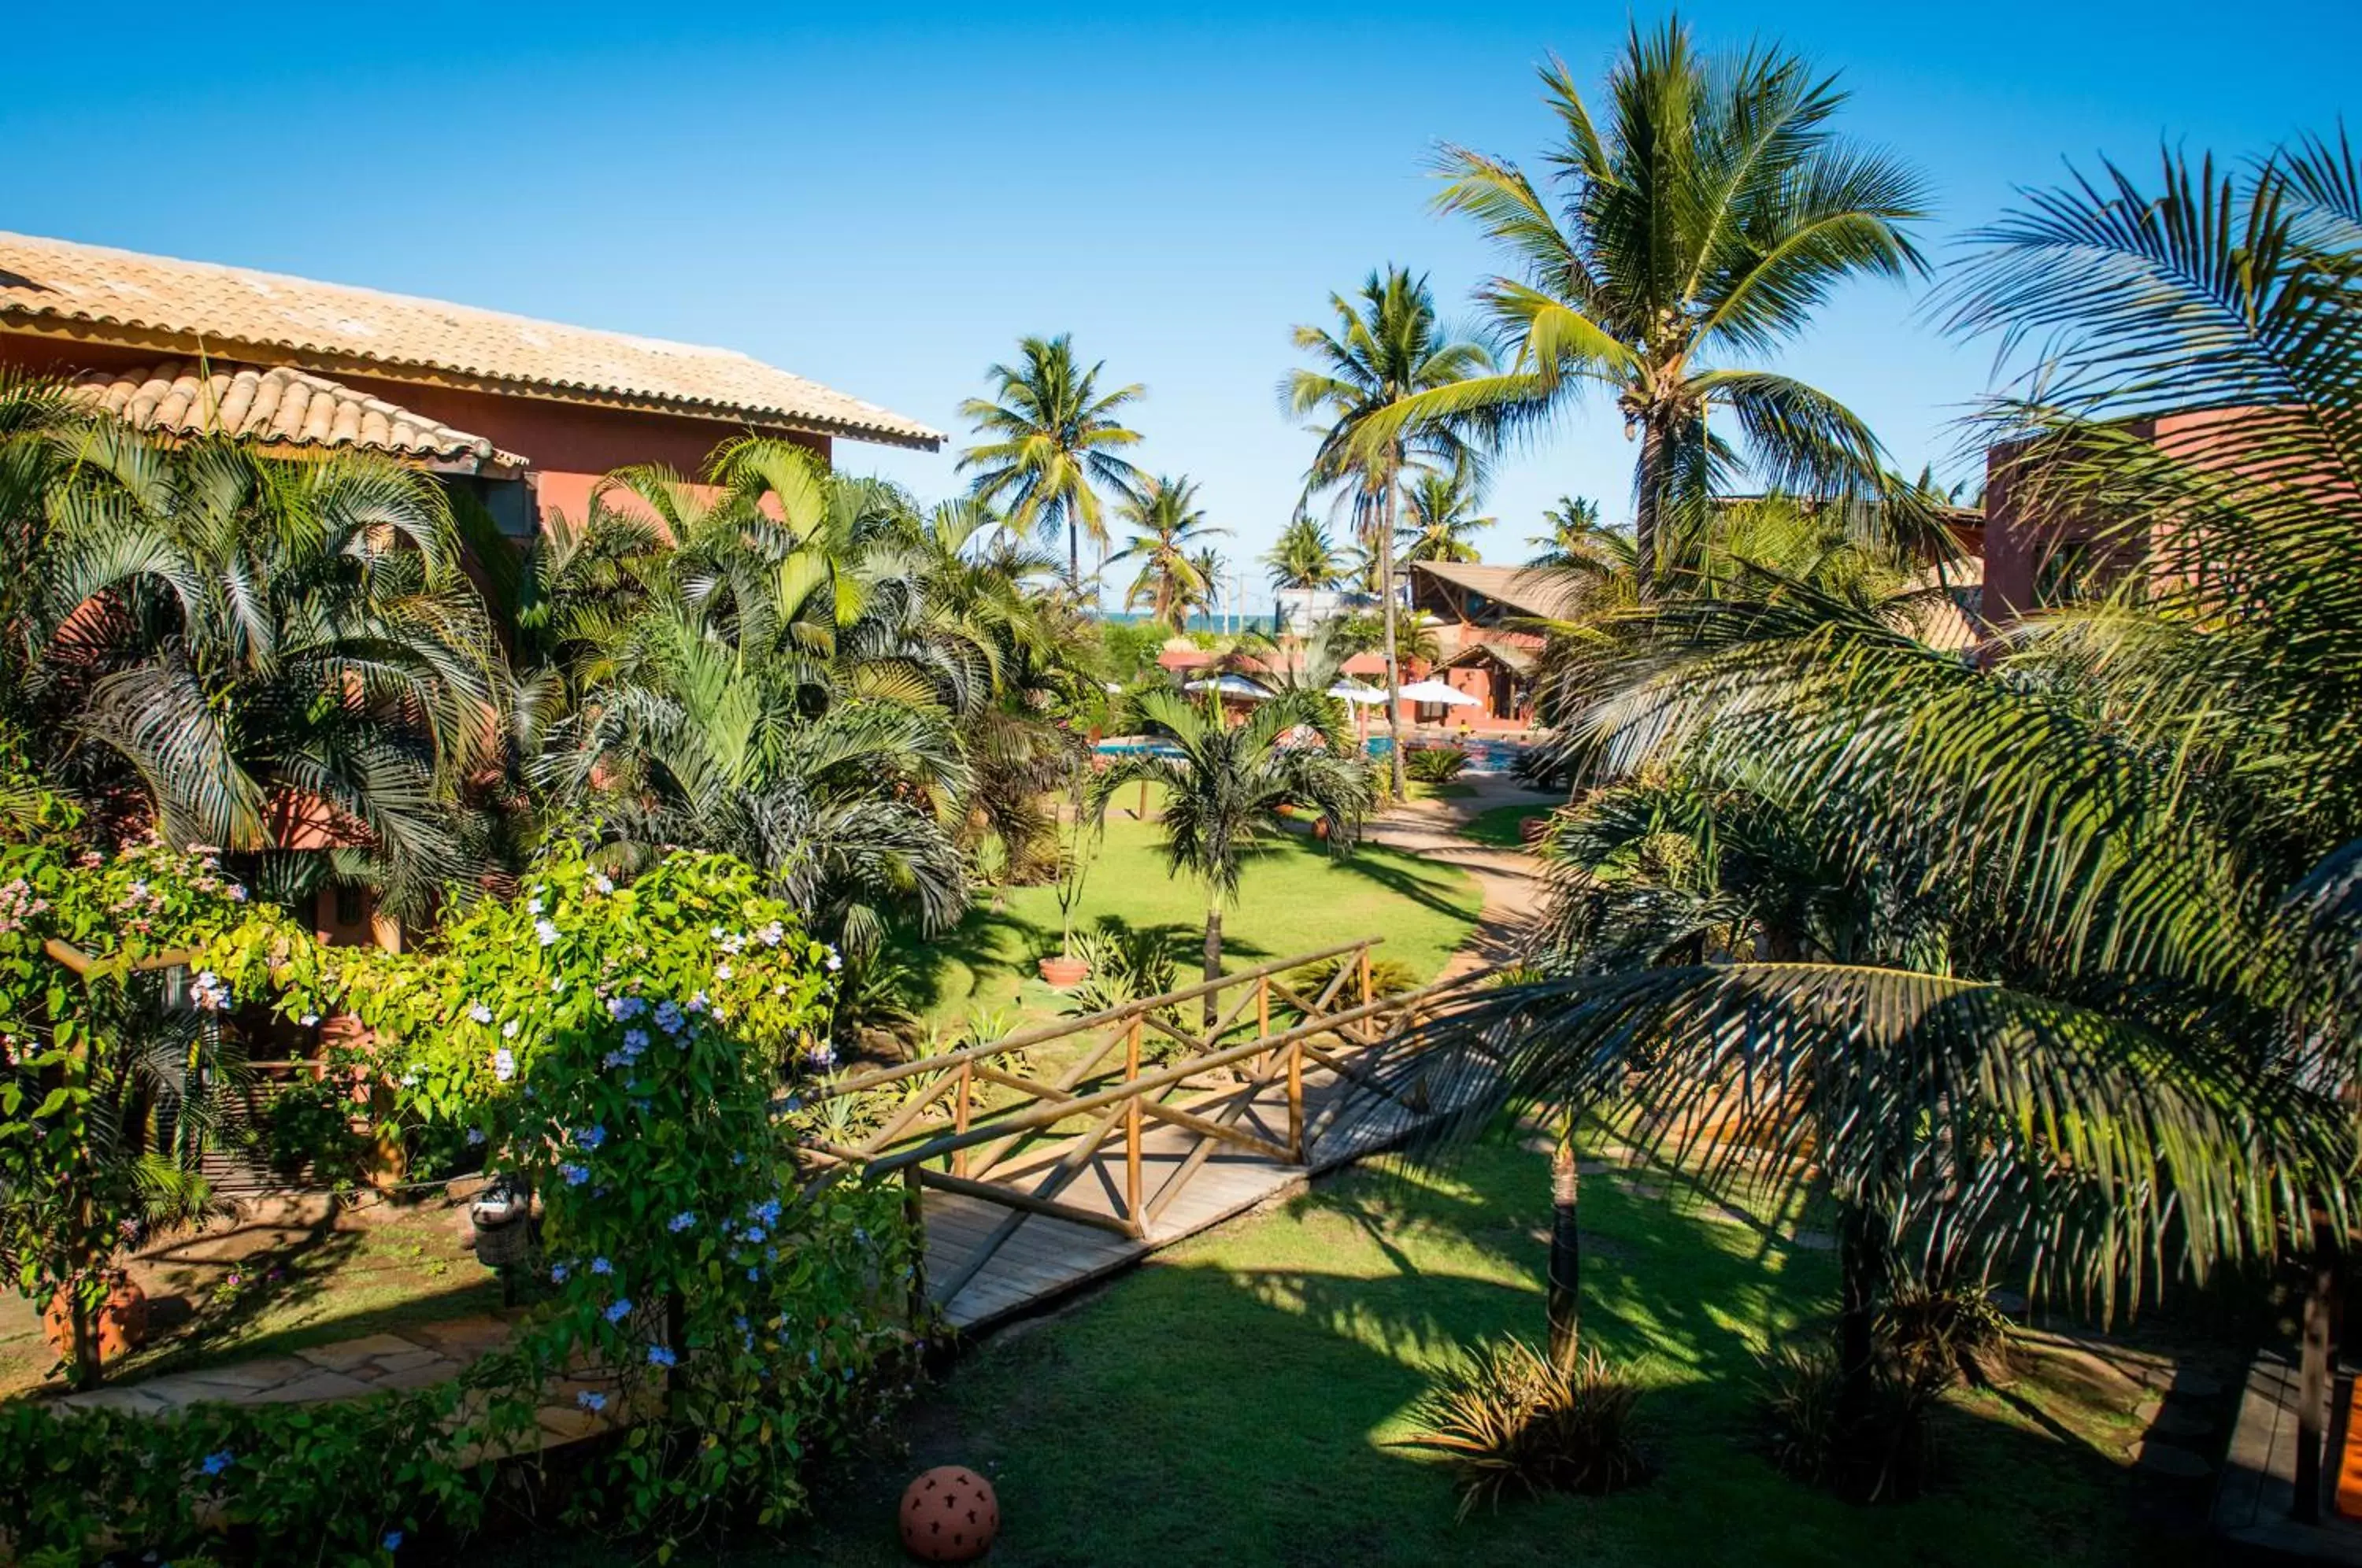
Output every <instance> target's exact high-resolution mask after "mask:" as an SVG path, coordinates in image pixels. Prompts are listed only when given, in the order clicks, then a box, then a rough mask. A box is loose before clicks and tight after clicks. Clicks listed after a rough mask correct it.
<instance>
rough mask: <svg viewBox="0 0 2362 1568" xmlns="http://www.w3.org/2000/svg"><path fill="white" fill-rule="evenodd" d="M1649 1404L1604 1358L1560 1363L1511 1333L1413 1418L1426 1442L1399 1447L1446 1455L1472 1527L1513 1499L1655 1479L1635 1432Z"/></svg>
mask: <svg viewBox="0 0 2362 1568" xmlns="http://www.w3.org/2000/svg"><path fill="white" fill-rule="evenodd" d="M1639 1398H1640V1390H1639V1385H1638V1384H1637V1383H1635V1382H1634V1381H1633V1380H1632V1379H1631V1377H1630V1376H1629V1375H1627V1374H1624V1373H1622V1372H1619V1371H1617V1370H1616V1369H1615V1368H1613V1367H1611V1366H1610V1365H1609V1364H1607V1362H1606V1360H1605V1359H1603V1358H1602V1357H1601V1356H1600V1355H1599V1354H1598V1353H1596V1352H1587V1353H1583V1354H1581V1355H1578V1356H1574V1357H1572V1358H1568V1359H1563V1360H1553V1359H1552V1358H1551V1357H1549V1356H1546V1355H1544V1354H1542V1353H1540V1351H1537V1350H1536V1349H1534V1347H1533V1346H1531V1345H1529V1344H1528V1343H1527V1342H1525V1341H1523V1340H1521V1339H1518V1338H1517V1337H1516V1336H1515V1335H1509V1336H1506V1337H1504V1338H1501V1339H1498V1340H1492V1341H1487V1342H1484V1343H1482V1344H1479V1345H1478V1346H1476V1347H1475V1349H1474V1350H1473V1351H1470V1352H1467V1353H1463V1354H1462V1356H1461V1357H1460V1359H1459V1360H1458V1362H1457V1363H1456V1364H1454V1365H1453V1366H1451V1368H1450V1369H1449V1370H1448V1371H1447V1372H1445V1373H1444V1374H1443V1375H1441V1376H1440V1378H1438V1379H1437V1381H1436V1383H1435V1385H1434V1386H1433V1387H1431V1388H1429V1390H1428V1392H1427V1394H1426V1396H1425V1397H1424V1398H1422V1399H1421V1401H1420V1403H1419V1406H1418V1410H1417V1411H1416V1412H1415V1413H1414V1415H1413V1417H1412V1419H1413V1420H1414V1421H1415V1422H1416V1423H1417V1424H1418V1436H1416V1437H1411V1438H1406V1439H1403V1440H1400V1441H1399V1442H1398V1444H1397V1446H1399V1447H1404V1448H1418V1449H1425V1450H1427V1451H1429V1452H1434V1453H1440V1454H1442V1455H1443V1456H1444V1457H1445V1459H1446V1460H1447V1461H1448V1462H1449V1463H1450V1464H1451V1470H1452V1478H1453V1483H1454V1485H1456V1486H1457V1488H1458V1490H1459V1493H1460V1511H1459V1517H1460V1518H1462V1519H1465V1518H1467V1517H1468V1516H1469V1515H1470V1514H1472V1513H1473V1512H1474V1511H1475V1510H1476V1507H1477V1506H1478V1505H1479V1504H1483V1505H1485V1506H1488V1507H1499V1506H1500V1504H1501V1499H1502V1498H1503V1497H1505V1496H1508V1495H1509V1494H1511V1493H1513V1492H1522V1493H1524V1494H1525V1495H1527V1496H1541V1495H1542V1494H1543V1493H1545V1492H1582V1493H1590V1494H1598V1493H1605V1492H1616V1491H1621V1490H1623V1489H1624V1488H1626V1487H1628V1486H1631V1485H1636V1484H1637V1483H1639V1482H1640V1481H1641V1480H1643V1479H1645V1478H1646V1477H1647V1475H1648V1463H1647V1460H1646V1459H1645V1457H1644V1456H1643V1455H1642V1453H1641V1452H1640V1449H1639V1444H1638V1443H1637V1442H1636V1441H1635V1440H1634V1434H1633V1430H1632V1412H1633V1408H1634V1407H1635V1406H1637V1405H1638V1404H1639Z"/></svg>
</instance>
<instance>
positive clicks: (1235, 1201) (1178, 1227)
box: [923, 1066, 1432, 1331]
mask: <svg viewBox="0 0 2362 1568" xmlns="http://www.w3.org/2000/svg"><path fill="white" fill-rule="evenodd" d="M1349 1093H1350V1094H1352V1095H1354V1096H1356V1099H1355V1100H1354V1102H1353V1104H1352V1114H1350V1115H1345V1116H1340V1115H1337V1114H1336V1113H1337V1112H1338V1111H1339V1110H1341V1101H1342V1099H1343V1098H1344V1097H1345V1096H1346V1095H1348V1094H1349ZM1304 1110H1305V1119H1306V1125H1307V1127H1308V1129H1310V1130H1311V1131H1312V1133H1313V1138H1312V1143H1311V1147H1310V1148H1309V1149H1308V1155H1309V1161H1308V1164H1307V1165H1281V1164H1279V1163H1277V1162H1275V1161H1273V1160H1269V1159H1266V1158H1264V1157H1262V1156H1261V1155H1258V1154H1252V1153H1250V1152H1248V1151H1246V1150H1243V1149H1241V1148H1239V1147H1237V1146H1235V1145H1232V1144H1228V1143H1218V1144H1217V1145H1216V1146H1215V1149H1214V1152H1213V1153H1212V1154H1211V1155H1210V1156H1209V1158H1208V1159H1207V1160H1206V1161H1205V1162H1204V1164H1203V1165H1202V1166H1201V1167H1200V1168H1199V1169H1198V1171H1197V1173H1196V1174H1195V1175H1194V1176H1191V1177H1190V1179H1189V1180H1188V1182H1187V1185H1186V1186H1184V1187H1182V1188H1181V1189H1180V1191H1179V1192H1178V1193H1176V1194H1175V1197H1174V1199H1173V1201H1172V1203H1171V1204H1170V1205H1169V1206H1168V1207H1166V1208H1165V1209H1164V1210H1163V1211H1162V1212H1161V1213H1159V1214H1158V1215H1157V1217H1156V1219H1155V1220H1154V1221H1153V1222H1152V1223H1151V1224H1150V1225H1149V1226H1148V1228H1147V1234H1146V1235H1145V1236H1144V1237H1142V1238H1141V1239H1139V1240H1133V1239H1131V1238H1129V1237H1125V1236H1120V1235H1117V1234H1114V1233H1113V1232H1111V1231H1099V1230H1095V1229H1093V1228H1092V1227H1090V1226H1087V1225H1082V1224H1077V1223H1076V1222H1074V1221H1072V1220H1060V1219H1056V1218H1054V1217H1051V1216H1047V1215H1038V1214H1037V1215H1032V1216H1029V1217H1028V1218H1027V1219H1026V1220H1025V1221H1024V1223H1022V1224H1021V1225H1020V1226H1018V1227H1017V1229H1016V1231H1015V1232H1014V1233H1013V1234H1011V1235H1010V1236H1009V1237H1008V1238H1007V1239H1006V1240H1005V1241H1003V1242H1002V1243H1001V1245H1000V1247H999V1250H998V1251H997V1252H996V1253H994V1254H993V1255H992V1256H991V1258H990V1259H988V1261H987V1262H986V1264H984V1266H983V1268H981V1269H980V1270H978V1271H977V1274H976V1275H975V1276H974V1277H973V1278H971V1279H969V1280H968V1281H967V1282H966V1284H964V1285H962V1286H960V1287H959V1289H958V1291H957V1292H956V1294H955V1295H953V1296H952V1297H950V1299H948V1300H945V1299H944V1298H943V1297H942V1295H941V1286H942V1283H943V1282H945V1281H948V1280H952V1279H955V1278H956V1277H957V1276H958V1275H960V1274H961V1273H963V1272H964V1271H965V1270H966V1265H967V1263H968V1261H969V1260H970V1259H972V1258H974V1257H975V1256H976V1254H977V1252H978V1251H979V1250H981V1249H982V1247H983V1246H984V1244H985V1242H986V1241H987V1239H988V1237H989V1236H990V1235H991V1233H992V1232H993V1231H995V1230H997V1229H998V1228H999V1225H1000V1223H1001V1221H1002V1220H1005V1219H1006V1218H1007V1217H1008V1214H1009V1212H1010V1211H1009V1210H1008V1209H1003V1208H1001V1207H999V1206H997V1205H995V1204H992V1203H990V1202H988V1201H986V1200H984V1199H981V1198H970V1197H967V1196H965V1195H963V1194H958V1193H948V1192H942V1191H937V1190H933V1189H931V1190H929V1191H928V1192H927V1193H926V1195H925V1198H924V1199H923V1203H924V1216H925V1223H926V1235H927V1279H928V1281H929V1287H930V1290H931V1292H933V1298H934V1300H935V1304H936V1306H937V1307H938V1308H940V1309H942V1310H943V1311H944V1316H945V1318H946V1319H948V1320H949V1321H950V1322H951V1323H952V1324H953V1325H954V1326H955V1327H957V1328H959V1329H962V1330H964V1331H979V1330H983V1329H988V1328H990V1327H992V1326H994V1325H995V1324H998V1323H1001V1322H1004V1321H1007V1320H1010V1319H1012V1318H1017V1317H1021V1316H1023V1315H1025V1314H1027V1313H1029V1312H1032V1311H1034V1310H1036V1309H1039V1308H1041V1307H1043V1305H1045V1304H1047V1303H1049V1302H1051V1301H1053V1300H1055V1299H1056V1298H1058V1297H1062V1296H1065V1295H1066V1294H1068V1293H1070V1292H1072V1291H1075V1290H1078V1289H1080V1288H1082V1287H1083V1286H1087V1285H1089V1284H1091V1283H1093V1282H1095V1281H1097V1280H1099V1279H1103V1278H1105V1277H1107V1276H1108V1275H1111V1274H1114V1273H1116V1272H1118V1271H1120V1270H1121V1269H1124V1268H1127V1267H1129V1266H1131V1264H1136V1263H1138V1262H1140V1261H1141V1260H1142V1259H1143V1258H1145V1257H1147V1256H1148V1255H1150V1254H1151V1253H1156V1252H1159V1251H1162V1250H1163V1249H1164V1248H1166V1247H1169V1246H1172V1245H1173V1244H1175V1242H1181V1241H1184V1240H1187V1238H1188V1237H1190V1236H1194V1235H1197V1234H1198V1233H1199V1232H1201V1231H1206V1230H1209V1229H1210V1228H1212V1227H1213V1226H1215V1225H1218V1224H1220V1223H1221V1222H1222V1221H1223V1220H1228V1219H1231V1218H1232V1217H1234V1216H1236V1215H1238V1214H1242V1213H1243V1212H1245V1211H1246V1210H1248V1209H1253V1208H1254V1207H1255V1206H1257V1205H1258V1204H1261V1203H1264V1202H1265V1201H1267V1200H1269V1199H1271V1198H1275V1197H1279V1196H1282V1195H1284V1194H1286V1193H1288V1192H1292V1191H1295V1190H1297V1189H1298V1188H1301V1187H1303V1186H1304V1185H1305V1184H1306V1182H1307V1181H1308V1179H1309V1178H1310V1177H1311V1176H1315V1175H1318V1174H1319V1173H1320V1172H1323V1171H1326V1170H1330V1169H1332V1168H1334V1167H1336V1166H1338V1165H1345V1164H1348V1163H1350V1162H1352V1160H1355V1159H1358V1158H1360V1157H1361V1156H1363V1154H1370V1153H1373V1152H1374V1151H1376V1150H1378V1149H1380V1148H1383V1147H1385V1146H1386V1145H1388V1144H1390V1143H1396V1142H1397V1141H1399V1140H1400V1139H1401V1138H1402V1137H1404V1136H1405V1135H1406V1134H1407V1133H1409V1132H1412V1131H1413V1130H1415V1129H1416V1128H1417V1127H1418V1125H1419V1124H1420V1123H1421V1122H1423V1121H1426V1120H1428V1117H1427V1116H1426V1115H1421V1114H1419V1113H1417V1112H1414V1111H1412V1110H1408V1109H1407V1108H1405V1107H1402V1106H1399V1105H1396V1104H1395V1103H1393V1102H1391V1101H1388V1100H1385V1099H1377V1098H1375V1097H1373V1096H1371V1095H1370V1094H1369V1093H1368V1091H1366V1090H1363V1089H1361V1088H1359V1087H1358V1086H1355V1085H1353V1084H1352V1083H1350V1082H1348V1081H1347V1080H1344V1079H1342V1078H1340V1077H1338V1075H1337V1074H1335V1073H1334V1072H1332V1071H1330V1069H1328V1068H1326V1067H1318V1068H1315V1067H1309V1066H1308V1068H1307V1069H1306V1071H1305V1074H1304ZM1429 1114H1432V1113H1429ZM1332 1121H1334V1122H1335V1125H1333V1126H1332V1125H1331V1122H1332ZM1234 1125H1236V1126H1238V1127H1240V1128H1242V1130H1244V1131H1247V1132H1255V1133H1258V1134H1260V1135H1261V1136H1264V1137H1266V1138H1270V1139H1272V1140H1274V1141H1275V1142H1282V1143H1284V1142H1285V1141H1286V1134H1287V1099H1286V1086H1285V1085H1284V1084H1282V1083H1280V1082H1278V1081H1276V1080H1275V1081H1274V1082H1272V1083H1269V1084H1267V1085H1265V1086H1264V1088H1262V1089H1261V1090H1259V1091H1258V1092H1257V1093H1256V1094H1255V1096H1254V1097H1253V1099H1250V1100H1249V1101H1248V1102H1247V1104H1246V1106H1245V1108H1244V1109H1243V1110H1242V1111H1241V1112H1240V1114H1239V1116H1238V1117H1237V1119H1236V1121H1235V1123H1234ZM1198 1142H1199V1137H1198V1134H1197V1133H1195V1132H1189V1131H1187V1130H1186V1129H1184V1128H1180V1127H1175V1126H1170V1125H1164V1124H1155V1123H1152V1125H1151V1126H1150V1127H1149V1128H1148V1129H1147V1130H1145V1131H1144V1132H1142V1138H1141V1190H1142V1194H1143V1195H1144V1197H1145V1198H1147V1199H1148V1200H1149V1201H1151V1202H1153V1201H1154V1198H1155V1195H1156V1193H1157V1192H1158V1191H1159V1189H1160V1188H1161V1187H1162V1186H1163V1185H1164V1181H1165V1180H1166V1178H1168V1177H1169V1176H1172V1175H1173V1174H1174V1173H1175V1172H1176V1171H1178V1170H1179V1169H1180V1167H1181V1165H1183V1163H1184V1162H1185V1161H1186V1160H1187V1158H1188V1157H1189V1154H1190V1153H1191V1151H1192V1150H1194V1149H1195V1148H1196V1147H1197V1146H1198ZM1035 1179H1037V1178H1033V1177H1028V1178H1026V1180H1025V1182H1024V1184H1023V1185H1025V1186H1028V1187H1030V1186H1031V1185H1032V1181H1033V1180H1035ZM1123 1187H1124V1163H1123V1146H1122V1143H1121V1141H1120V1140H1118V1139H1110V1140H1109V1141H1108V1143H1106V1145H1105V1146H1103V1147H1102V1148H1101V1149H1100V1150H1099V1151H1098V1153H1097V1154H1094V1155H1093V1156H1092V1158H1091V1161H1090V1164H1089V1167H1088V1169H1087V1171H1086V1172H1084V1173H1083V1174H1081V1175H1078V1176H1076V1179H1075V1180H1074V1181H1073V1182H1071V1183H1070V1184H1068V1186H1067V1187H1066V1188H1065V1191H1064V1192H1062V1193H1061V1194H1060V1195H1059V1198H1060V1201H1062V1202H1065V1203H1070V1204H1072V1205H1074V1206H1075V1207H1076V1208H1077V1209H1087V1210H1089V1211H1091V1212H1094V1213H1100V1214H1108V1215H1119V1214H1120V1213H1121V1212H1122V1211H1123V1203H1122V1195H1123Z"/></svg>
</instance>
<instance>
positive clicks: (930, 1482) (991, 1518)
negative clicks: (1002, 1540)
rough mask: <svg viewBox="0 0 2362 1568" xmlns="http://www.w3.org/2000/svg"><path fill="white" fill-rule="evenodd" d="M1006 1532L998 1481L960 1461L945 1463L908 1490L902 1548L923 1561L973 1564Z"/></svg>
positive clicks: (912, 1483) (904, 1509)
mask: <svg viewBox="0 0 2362 1568" xmlns="http://www.w3.org/2000/svg"><path fill="white" fill-rule="evenodd" d="M999 1533H1000V1503H999V1499H998V1498H996V1497H995V1496H993V1495H992V1483H991V1482H989V1481H987V1480H986V1479H985V1478H984V1477H983V1476H981V1475H978V1474H977V1473H976V1472H975V1471H973V1470H969V1469H966V1467H964V1466H962V1465H957V1464H939V1465H937V1466H936V1467H935V1468H934V1469H933V1470H930V1471H928V1472H927V1473H926V1474H923V1475H922V1476H920V1477H919V1478H918V1479H917V1480H915V1481H913V1482H911V1485H910V1487H909V1489H908V1490H907V1491H905V1492H904V1493H903V1494H902V1547H903V1550H905V1551H908V1552H910V1554H911V1556H913V1557H915V1558H917V1559H918V1560H919V1561H920V1562H974V1561H975V1560H976V1559H977V1558H979V1557H981V1556H983V1555H984V1554H985V1553H986V1552H987V1551H989V1550H991V1547H992V1538H993V1537H994V1536H996V1535H999Z"/></svg>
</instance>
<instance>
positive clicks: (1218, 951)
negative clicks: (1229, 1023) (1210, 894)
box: [1198, 896, 1222, 1034]
mask: <svg viewBox="0 0 2362 1568" xmlns="http://www.w3.org/2000/svg"><path fill="white" fill-rule="evenodd" d="M1221 973H1222V901H1221V900H1220V897H1219V896H1218V897H1216V898H1214V899H1212V900H1209V901H1208V902H1207V905H1206V975H1205V978H1206V982H1207V984H1209V985H1211V984H1212V983H1213V982H1214V981H1215V980H1217V979H1219V978H1220V977H1221ZM1217 999H1218V998H1217V996H1216V993H1214V992H1212V991H1208V992H1207V993H1206V999H1205V1010H1204V1011H1203V1012H1201V1013H1200V1014H1199V1015H1198V1016H1199V1018H1200V1019H1202V1020H1203V1022H1202V1023H1201V1025H1200V1027H1201V1028H1203V1029H1204V1030H1205V1032H1207V1033H1209V1034H1211V1033H1212V1032H1214V1003H1215V1001H1216V1000H1217Z"/></svg>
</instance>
